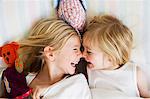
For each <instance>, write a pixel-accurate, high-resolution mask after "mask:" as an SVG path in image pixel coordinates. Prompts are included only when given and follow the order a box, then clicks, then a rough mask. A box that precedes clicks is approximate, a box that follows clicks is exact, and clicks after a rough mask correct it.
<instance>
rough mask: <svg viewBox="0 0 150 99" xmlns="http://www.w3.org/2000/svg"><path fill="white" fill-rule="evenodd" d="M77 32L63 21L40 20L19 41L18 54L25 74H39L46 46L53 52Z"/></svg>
mask: <svg viewBox="0 0 150 99" xmlns="http://www.w3.org/2000/svg"><path fill="white" fill-rule="evenodd" d="M73 35H78V34H77V32H76V31H75V30H74V29H73V28H72V27H71V26H69V25H68V24H66V23H65V22H64V21H63V20H60V19H49V18H47V19H41V20H39V21H38V22H37V23H36V24H35V25H34V26H33V27H32V28H31V30H30V31H29V35H28V36H27V37H26V38H25V39H23V40H20V42H19V44H20V49H19V51H18V54H19V55H20V56H21V60H22V62H23V64H24V70H25V71H27V72H39V71H40V69H41V66H42V64H43V61H42V60H43V57H42V52H43V50H44V48H45V47H46V46H51V47H53V48H54V50H59V49H61V48H62V47H63V46H64V45H65V43H66V41H67V40H68V39H69V38H70V37H71V36H73Z"/></svg>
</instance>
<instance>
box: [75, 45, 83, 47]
mask: <svg viewBox="0 0 150 99" xmlns="http://www.w3.org/2000/svg"><path fill="white" fill-rule="evenodd" d="M80 46H81V45H74V46H73V47H80Z"/></svg>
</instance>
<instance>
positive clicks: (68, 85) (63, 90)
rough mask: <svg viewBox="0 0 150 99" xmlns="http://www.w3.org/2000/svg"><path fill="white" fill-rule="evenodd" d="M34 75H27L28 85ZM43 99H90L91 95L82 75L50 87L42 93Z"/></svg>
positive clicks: (65, 79)
mask: <svg viewBox="0 0 150 99" xmlns="http://www.w3.org/2000/svg"><path fill="white" fill-rule="evenodd" d="M35 76H36V75H35V74H29V75H28V76H27V77H26V79H27V83H28V84H30V83H31V81H32V80H33V79H34V78H35ZM42 96H43V99H91V93H90V89H89V86H88V83H87V81H86V78H85V76H84V75H83V74H78V75H74V76H72V77H68V78H64V79H62V80H61V81H59V82H57V83H55V84H53V85H51V86H50V87H48V88H47V89H46V90H45V91H44V92H43V95H42Z"/></svg>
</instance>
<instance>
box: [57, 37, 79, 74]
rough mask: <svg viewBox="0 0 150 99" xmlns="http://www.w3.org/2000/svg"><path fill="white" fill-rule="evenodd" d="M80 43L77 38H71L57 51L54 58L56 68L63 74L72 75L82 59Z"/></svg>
mask: <svg viewBox="0 0 150 99" xmlns="http://www.w3.org/2000/svg"><path fill="white" fill-rule="evenodd" d="M80 47H81V42H80V39H79V37H78V36H72V37H71V38H69V39H68V41H67V42H66V44H65V45H64V47H63V48H62V49H61V50H60V51H59V53H58V55H57V57H56V66H58V67H59V68H60V69H61V70H62V71H63V72H64V73H65V74H74V73H75V68H76V64H78V62H79V60H80V58H81V57H82V54H81V51H80Z"/></svg>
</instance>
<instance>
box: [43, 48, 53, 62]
mask: <svg viewBox="0 0 150 99" xmlns="http://www.w3.org/2000/svg"><path fill="white" fill-rule="evenodd" d="M44 55H45V56H46V58H47V59H49V60H50V61H54V60H55V57H54V51H53V48H52V47H50V46H46V47H45V48H44Z"/></svg>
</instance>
